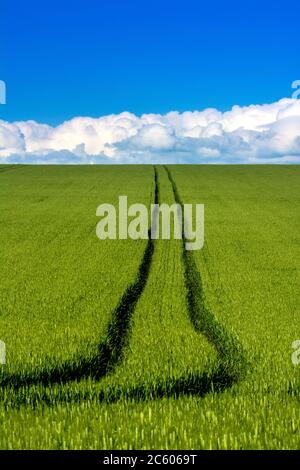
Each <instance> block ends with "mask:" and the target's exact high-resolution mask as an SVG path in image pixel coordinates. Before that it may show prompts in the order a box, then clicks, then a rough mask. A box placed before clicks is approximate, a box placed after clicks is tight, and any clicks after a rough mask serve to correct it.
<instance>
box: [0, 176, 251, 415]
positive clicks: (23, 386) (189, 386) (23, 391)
mask: <svg viewBox="0 0 300 470" xmlns="http://www.w3.org/2000/svg"><path fill="white" fill-rule="evenodd" d="M164 168H165V171H166V173H167V175H168V178H169V181H170V184H171V185H172V189H173V193H174V198H175V201H176V202H177V204H180V205H181V207H182V202H181V200H180V197H179V194H178V191H177V187H176V184H175V182H174V180H173V178H172V175H171V173H170V171H169V169H168V168H167V167H164ZM154 180H155V198H154V199H155V203H156V204H158V203H159V185H158V174H157V170H156V168H155V167H154ZM150 230H151V229H150ZM150 230H149V239H148V242H147V246H146V249H145V252H144V256H143V259H142V261H141V264H140V267H139V270H138V274H137V278H136V281H135V282H134V283H133V284H131V285H130V286H129V287H128V288H127V289H126V291H125V293H124V295H123V296H122V298H121V300H120V302H119V304H118V306H117V307H116V309H115V310H114V312H113V314H112V319H111V322H110V323H109V326H108V329H107V335H106V338H105V340H104V341H103V342H101V343H100V344H99V346H98V350H97V352H96V353H95V354H94V355H93V354H92V355H90V356H89V357H82V356H80V357H79V358H77V359H75V360H73V361H68V362H65V363H63V364H61V365H60V366H55V367H54V368H52V369H50V370H48V371H44V372H36V373H34V374H32V373H31V374H29V373H27V374H26V373H23V374H19V375H18V374H14V375H11V376H2V377H1V375H0V385H2V387H5V386H8V387H10V390H11V387H13V389H16V390H11V391H10V393H12V394H13V395H12V398H11V395H10V393H8V394H6V393H5V391H4V390H3V391H4V396H3V402H6V403H8V404H9V405H10V406H14V407H19V406H21V405H22V404H25V405H29V404H30V405H31V406H36V405H37V404H38V403H44V404H46V405H48V406H51V405H54V404H55V403H58V402H60V403H70V402H75V403H78V402H80V401H81V400H96V401H97V402H106V403H114V402H117V401H119V400H121V399H125V400H126V399H128V400H132V399H134V400H138V401H139V400H151V399H159V398H162V397H179V396H182V395H195V396H198V397H203V396H205V395H206V394H208V393H211V392H212V391H213V392H222V391H224V390H225V389H226V388H229V387H231V386H232V385H233V384H234V383H236V382H238V381H239V380H240V379H242V378H243V375H244V373H245V371H246V365H247V362H246V359H245V355H244V352H243V349H242V347H241V345H240V344H239V343H238V341H237V340H236V339H235V338H234V337H233V336H232V335H230V334H229V333H228V332H227V331H226V330H225V328H224V327H223V326H221V325H220V324H219V323H218V321H217V320H216V318H215V317H214V315H213V313H212V312H211V311H210V310H209V309H208V307H207V306H206V303H205V297H204V292H203V285H202V278H201V275H200V273H199V271H198V268H197V265H196V262H195V259H194V255H193V252H191V251H186V250H185V241H186V240H185V237H184V233H183V234H182V235H183V237H182V243H183V244H182V259H183V263H184V276H185V284H186V289H187V303H188V312H189V315H190V320H191V322H192V324H193V326H194V328H195V330H196V331H197V332H198V333H200V334H203V335H204V336H205V337H206V338H207V339H208V340H209V341H210V342H211V343H212V344H213V345H214V347H215V348H216V351H217V353H218V357H219V360H218V362H217V363H216V365H215V367H214V368H213V369H210V370H208V371H204V372H203V371H194V372H192V373H188V374H184V375H182V376H181V377H178V378H176V379H174V378H170V379H167V380H166V379H165V378H164V379H163V380H160V379H158V380H157V379H156V380H155V379H154V381H153V383H152V384H144V383H136V384H132V385H130V384H128V385H127V386H126V387H124V386H118V385H114V384H112V385H109V384H106V385H105V386H104V387H103V388H101V386H100V389H99V388H98V386H96V388H95V389H92V390H91V389H90V390H84V389H83V390H82V391H79V390H78V389H77V390H70V389H68V390H66V389H65V388H64V385H63V384H64V383H67V382H71V381H73V382H74V381H77V382H78V381H80V380H81V379H85V378H92V379H94V380H98V379H100V378H101V377H103V376H105V375H106V374H108V373H110V372H113V371H114V369H115V367H116V366H117V365H118V364H120V362H121V360H122V358H123V354H124V350H125V349H126V347H127V345H128V340H129V335H130V322H131V318H132V315H133V313H134V309H135V307H136V304H137V302H138V299H139V298H140V296H141V294H142V292H143V290H144V288H145V286H146V283H147V279H148V276H149V273H150V268H151V263H152V258H153V253H154V244H155V241H153V240H151V237H150ZM36 384H40V385H42V386H44V387H43V388H40V387H39V388H38V389H36V388H35V387H32V389H30V393H28V392H29V389H28V386H31V385H36ZM53 384H61V385H62V387H59V388H58V389H57V388H56V389H55V390H53V389H52V388H51V385H53Z"/></svg>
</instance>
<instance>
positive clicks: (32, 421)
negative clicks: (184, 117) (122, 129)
mask: <svg viewBox="0 0 300 470" xmlns="http://www.w3.org/2000/svg"><path fill="white" fill-rule="evenodd" d="M299 188H300V169H299V167H298V166H280V167H279V166H176V165H175V166H173V165H170V166H168V167H163V166H157V167H155V168H154V167H153V166H150V165H149V166H89V167H87V166H81V167H72V166H70V167H59V166H53V167H47V166H45V167H31V166H0V220H1V231H0V241H1V244H0V264H1V271H0V280H1V282H0V339H1V340H3V341H5V343H6V346H7V364H6V365H4V366H0V367H1V372H0V385H1V392H0V393H1V396H0V398H1V404H0V421H1V427H2V429H3V432H2V433H1V437H0V448H2V449H23V448H28V449H39V448H41V449H45V448H51V449H52V448H53V449H73V448H75V449H159V448H161V449H299V448H300V432H299V422H300V419H299V418H300V399H299V396H300V366H298V367H296V366H294V365H293V364H292V361H291V354H292V348H291V345H292V342H293V341H294V340H296V339H300V318H299V312H300V295H299V281H300V276H299V262H300V237H299V233H300V189H299ZM119 195H128V200H129V204H130V203H135V202H141V203H144V204H145V205H146V206H148V207H149V205H150V204H151V203H153V202H160V203H162V202H166V203H168V204H172V203H174V202H175V201H177V202H180V203H181V204H184V203H204V204H205V246H204V248H203V249H202V250H200V251H195V252H188V254H187V252H184V246H183V243H182V241H181V240H171V241H168V240H155V241H151V242H150V241H148V242H147V241H146V240H135V241H134V240H130V239H128V240H118V241H116V240H105V241H103V240H102V241H100V240H99V239H98V238H97V237H96V231H95V229H96V223H97V220H98V219H97V217H96V215H95V214H96V208H97V206H98V205H99V204H101V203H103V202H109V203H112V204H115V205H116V206H117V204H118V196H119Z"/></svg>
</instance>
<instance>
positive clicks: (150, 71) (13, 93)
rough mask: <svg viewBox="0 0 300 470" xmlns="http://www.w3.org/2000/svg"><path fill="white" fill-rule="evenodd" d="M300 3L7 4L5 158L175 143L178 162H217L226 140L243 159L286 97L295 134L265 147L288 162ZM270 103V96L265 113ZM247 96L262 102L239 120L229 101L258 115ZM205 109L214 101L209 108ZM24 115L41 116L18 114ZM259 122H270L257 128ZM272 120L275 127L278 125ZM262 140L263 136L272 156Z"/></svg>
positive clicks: (2, 26) (0, 143)
mask: <svg viewBox="0 0 300 470" xmlns="http://www.w3.org/2000/svg"><path fill="white" fill-rule="evenodd" d="M299 13H300V5H299V1H297V2H296V1H294V0H292V1H290V2H288V3H287V2H283V1H277V2H276V1H274V2H272V3H271V2H266V1H263V0H261V1H257V0H251V1H249V0H245V1H243V2H241V1H233V0H228V1H226V2H225V1H220V0H217V1H214V2H211V3H208V2H204V1H203V2H202V1H199V0H198V1H197V0H185V1H176V0H173V1H171V0H151V2H150V1H149V2H146V1H141V0H139V1H138V0H126V2H125V1H120V0H111V1H110V2H107V1H105V2H104V1H99V0H98V1H96V0H86V1H85V2H72V1H66V0H65V1H62V0H60V1H58V0H52V1H51V2H50V1H49V0H45V1H43V2H38V1H36V0H35V1H34V0H27V1H25V0H24V1H21V0H14V1H12V2H5V3H3V4H2V5H1V17H0V52H1V62H0V80H3V81H5V83H6V86H7V97H6V104H5V105H1V106H0V123H2V124H0V157H3V158H5V159H7V158H10V160H13V161H14V159H16V158H17V156H18V158H21V159H22V158H23V157H24V158H25V154H27V157H28V159H27V160H31V158H33V157H32V153H34V152H39V155H40V154H41V153H42V154H43V158H44V156H45V155H46V154H47V152H48V159H50V161H51V157H50V154H51V155H52V154H53V152H64V157H62V159H63V160H64V159H66V160H67V161H70V159H71V160H72V158H73V160H74V159H75V160H76V158H77V157H78V155H80V158H83V159H84V157H83V156H84V155H87V156H90V155H93V156H95V155H96V156H98V157H99V159H100V160H101V159H102V158H104V159H106V158H111V157H112V156H118V155H120V153H122V154H123V156H124V155H125V152H126V149H127V150H128V151H129V152H130V151H131V152H132V153H131V154H132V156H133V160H134V158H136V159H137V160H138V158H137V157H138V156H142V158H141V160H143V159H145V158H146V157H147V155H148V156H149V158H151V155H150V154H149V149H150V151H151V152H152V153H153V149H155V152H156V153H155V155H156V157H158V155H159V153H163V154H164V158H167V156H166V154H168V157H169V154H170V152H172V151H176V150H177V151H178V153H177V155H180V157H178V158H179V160H180V159H181V158H182V159H183V161H187V160H189V159H191V158H192V157H191V154H190V153H189V152H192V153H195V152H196V153H197V152H198V154H199V155H200V157H201V155H203V156H205V158H206V159H207V158H208V159H209V158H210V157H214V156H215V158H216V159H217V160H216V161H219V160H220V159H219V160H218V157H217V155H219V156H220V153H221V152H222V151H223V148H224V146H225V147H226V152H229V153H230V151H231V150H232V154H233V155H235V154H237V155H241V159H244V154H243V149H244V150H245V145H252V140H251V139H255V143H256V144H257V141H258V140H259V135H260V134H261V133H262V132H266V131H267V130H268V132H269V134H270V135H268V137H267V136H265V139H264V145H267V143H266V140H267V138H268V140H270V139H271V138H272V139H273V141H274V136H273V134H274V132H275V133H278V132H279V131H278V126H277V127H276V125H275V124H276V122H277V121H278V116H277V115H274V110H275V109H276V110H277V111H278V109H279V110H280V112H281V119H282V112H283V111H282V110H283V108H284V109H286V107H287V106H288V107H289V111H288V112H287V111H285V113H288V114H289V119H292V118H291V116H290V114H291V109H293V112H292V115H293V116H294V115H295V116H296V118H297V119H296V121H295V119H292V120H293V123H292V128H293V129H294V134H293V139H292V137H291V131H290V130H289V132H288V133H289V135H288V136H287V137H285V138H286V139H287V140H288V139H289V142H290V146H286V147H285V150H284V152H283V153H282V152H280V151H279V148H278V149H277V148H276V149H275V150H276V152H275V153H274V145H273V144H274V142H273V143H272V145H271V147H272V151H273V156H274V158H275V159H276V158H279V157H278V156H280V155H281V156H282V157H291V158H292V160H291V161H294V159H295V158H298V157H299V155H298V143H299V142H298V141H299V140H300V132H298V131H297V129H298V124H299V122H298V119H299V118H300V111H299V109H298V108H299V106H298V104H299V103H289V102H288V100H286V101H282V98H287V99H290V98H291V96H292V93H293V90H292V89H291V84H292V82H293V81H295V80H297V79H300V70H299V68H300V67H299V48H300V40H299ZM278 103H279V104H278ZM266 104H269V105H270V106H271V105H272V106H273V108H272V111H271V112H270V119H271V120H270V122H269V123H267V122H265V114H266V109H268V110H269V109H271V108H268V107H265V108H264V107H263V106H262V105H266ZM251 105H258V106H257V107H256V108H255V109H256V111H255V112H254V114H255V115H256V114H259V116H257V117H256V118H255V119H256V122H255V125H254V123H253V122H252V123H251V124H249V122H248V121H245V119H243V118H242V117H241V118H240V117H239V116H238V113H237V112H236V111H235V112H234V114H235V117H234V119H235V124H234V125H231V124H228V116H229V115H228V114H226V111H228V112H232V107H235V108H236V107H239V109H240V110H241V111H240V114H241V115H243V116H245V111H242V110H243V109H244V108H245V109H248V112H250V113H251V112H252V115H253V108H251ZM291 107H292V108H291ZM211 108H215V109H216V110H217V111H215V113H214V114H213V116H212V117H211V118H210V117H207V116H208V115H209V109H211ZM235 108H234V109H235ZM251 109H252V111H251ZM258 109H259V110H260V111H258ZM249 110H250V111H249ZM192 111H194V112H195V113H191V112H192ZM170 112H173V114H172V113H171V118H170ZM201 112H202V113H204V114H202V115H200V114H199V113H201ZM260 112H261V113H262V115H261V114H260ZM268 112H269V111H267V113H268ZM124 113H125V114H124ZM216 113H219V114H216ZM293 113H294V114H293ZM295 113H296V114H295ZM283 114H284V113H283ZM109 115H115V116H117V117H116V118H109V117H108V116H109ZM143 115H148V116H150V118H149V117H148V118H143ZM152 115H155V116H156V117H155V118H154V117H151V116H152ZM176 115H178V116H185V118H182V117H181V118H175V117H174V116H176ZM118 116H119V117H118ZM162 116H165V117H162ZM166 116H169V117H166ZM172 116H173V117H172ZM74 118H75V119H74ZM99 118H100V121H101V119H102V121H101V122H100V121H99ZM251 119H253V118H251ZM29 120H30V121H35V122H38V123H40V124H41V125H40V126H37V125H36V124H31V125H27V127H26V126H25V124H22V122H24V121H29ZM79 120H80V123H81V124H80V125H79ZM65 121H66V122H65ZM116 121H118V122H117V125H116V124H115V123H116ZM175 121H176V122H175ZM179 121H180V123H179ZM188 121H189V122H188ZM16 122H21V124H20V125H16V124H13V123H16ZM64 122H65V124H63V123H64ZM104 122H105V125H104ZM239 122H240V126H241V127H243V129H244V130H245V131H247V133H248V134H247V137H246V136H245V133H244V134H242V133H241V132H240V131H239V135H238V136H236V135H235V136H233V135H232V132H235V133H236V132H237V130H238V127H239V126H238V123H239ZM261 122H262V123H263V125H264V126H266V125H267V124H269V127H268V129H267V128H266V127H264V128H263V129H262V128H260V127H259V126H260V124H261ZM74 123H75V124H74ZM274 123H275V124H274ZM271 124H272V125H273V127H272V129H271V128H270V125H271ZM43 125H44V126H43ZM274 125H275V128H274ZM1 126H2V127H1ZM57 126H58V127H57ZM103 126H104V127H105V130H104V127H103ZM149 126H150V127H149ZM151 126H152V127H151ZM153 126H154V127H153ZM155 126H156V127H155ZM295 126H296V130H295ZM25 127H26V130H25ZM279 127H280V129H281V131H280V132H282V129H283V127H284V125H283V124H282V125H280V126H279ZM286 127H287V125H285V127H284V128H285V129H286ZM29 128H30V129H29ZM79 128H80V130H79ZM55 129H56V130H55ZM274 129H276V130H274ZM254 131H255V132H256V135H255V136H254V135H253V132H254ZM286 132H287V131H286ZM257 133H258V134H257ZM272 133H273V134H272ZM140 134H141V135H140ZM221 134H222V136H223V137H222V139H223V140H222V142H221V141H220V139H221V137H220V136H221ZM271 134H272V135H271ZM80 136H81V137H80ZM77 137H78V138H77ZM133 137H135V141H134V142H133V141H132V138H133ZM80 139H81V140H80ZM183 139H185V141H183ZM186 139H188V140H186ZM201 139H202V140H201ZM203 139H204V140H203ZM205 139H206V140H205ZM209 139H211V140H209ZM218 139H219V141H218V142H217V143H216V140H218ZM224 139H225V140H226V142H227V143H228V145H227V144H226V142H224ZM234 139H235V140H234ZM280 139H281V141H282V139H283V137H282V135H281V137H278V136H277V138H276V139H275V141H278V140H280ZM291 139H292V140H293V142H291ZM129 140H130V142H129ZM196 140H197V141H198V144H199V145H200V147H201V148H200V150H199V149H198V147H197V145H196V144H197V142H195V141H196ZM237 140H239V141H240V144H238V143H237ZM260 140H261V139H260ZM100 141H101V142H100ZM229 141H230V142H229ZM233 141H234V142H233ZM99 142H100V143H99ZM122 142H123V143H122ZM116 143H117V147H118V150H117V151H116V152H114V151H113V149H112V146H114V145H115V144H116ZM126 143H127V144H128V145H127V147H126V145H125V144H126ZM142 144H143V145H144V146H145V145H146V144H147V145H146V147H147V149H146V150H145V149H144V147H143V149H144V150H143V151H142V150H141V145H142ZM159 145H161V150H159V149H160V147H159ZM257 145H258V144H257ZM257 145H256V147H255V148H257ZM278 145H279V144H278ZM186 146H187V147H188V149H187V152H186V148H185V147H186ZM233 146H235V147H234V148H233ZM216 147H217V148H216ZM178 148H180V150H178ZM281 148H282V146H281ZM203 149H204V150H203ZM121 150H122V152H121ZM269 150H270V145H269V146H268V145H267V154H268V155H269ZM277 150H278V151H277ZM245 151H246V150H245ZM51 152H52V153H51ZM66 152H69V153H66ZM141 152H142V153H141ZM145 152H146V153H145ZM151 152H150V153H151ZM205 152H206V153H205ZM29 154H30V155H29ZM69 154H72V155H73V157H72V156H70V155H69ZM66 155H67V157H66ZM184 155H185V156H184ZM247 155H249V151H248V153H247ZM252 156H253V158H254V159H255V158H256V154H254V153H253V155H252ZM56 157H59V155H57V154H56ZM56 157H55V158H56ZM200 157H199V158H200ZM43 158H42V159H43ZM88 158H89V157H86V160H87V161H88ZM117 158H119V157H117ZM122 158H123V157H122ZM122 158H121V157H120V161H121V160H122ZM203 158H204V157H203ZM267 158H269V157H267ZM44 159H46V160H47V158H46V157H45V158H44ZM58 161H60V159H59V158H58ZM180 161H181V160H180Z"/></svg>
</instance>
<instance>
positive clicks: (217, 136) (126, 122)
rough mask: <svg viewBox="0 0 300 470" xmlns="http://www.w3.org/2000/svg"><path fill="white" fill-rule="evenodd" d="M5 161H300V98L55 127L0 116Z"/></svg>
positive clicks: (81, 120) (86, 120)
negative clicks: (230, 107) (225, 109)
mask: <svg viewBox="0 0 300 470" xmlns="http://www.w3.org/2000/svg"><path fill="white" fill-rule="evenodd" d="M0 163H39V164H42V163H48V164H52V163H57V164H62V163H64V164H71V163H74V164H84V163H85V164H89V163H90V164H92V163H253V164H254V163H300V100H296V99H288V98H284V99H282V100H280V101H278V102H276V103H272V104H265V105H251V106H247V107H240V106H234V107H233V108H232V109H231V110H230V111H227V112H224V113H222V112H220V111H218V110H217V109H205V110H203V111H193V112H190V111H187V112H184V113H179V112H177V111H173V112H169V113H167V114H164V115H160V114H144V115H142V116H140V117H138V116H136V115H134V114H132V113H129V112H124V113H121V114H118V115H114V114H112V115H108V116H103V117H99V118H97V119H95V118H89V117H76V118H74V119H71V120H69V121H66V122H64V123H63V124H61V125H59V126H57V127H51V126H49V125H46V124H39V123H37V122H35V121H26V122H13V123H9V122H6V121H1V120H0Z"/></svg>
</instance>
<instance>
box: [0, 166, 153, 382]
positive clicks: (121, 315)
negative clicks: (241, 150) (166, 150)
mask: <svg viewBox="0 0 300 470" xmlns="http://www.w3.org/2000/svg"><path fill="white" fill-rule="evenodd" d="M153 170H154V202H155V204H158V201H159V186H158V175H157V170H156V168H155V167H153ZM153 252H154V242H153V240H152V239H151V227H150V228H149V231H148V241H147V245H146V249H145V251H144V255H143V258H142V261H141V263H140V266H139V269H138V272H137V276H136V279H135V281H134V282H133V283H132V284H130V285H129V286H128V287H127V289H126V290H125V292H124V294H123V296H122V297H121V299H120V301H119V303H118V305H117V307H116V308H115V310H114V311H113V313H112V316H111V320H110V322H109V325H108V328H107V332H106V335H105V339H104V340H103V341H102V342H101V343H100V344H99V345H98V347H97V349H96V351H95V352H94V353H90V354H89V355H87V356H79V357H77V358H72V359H71V360H69V361H66V362H64V363H61V364H59V365H53V366H52V367H51V366H49V368H48V369H45V370H42V371H40V370H37V369H35V370H34V371H28V372H27V371H23V372H20V373H13V374H5V373H3V372H2V373H1V372H0V386H2V387H7V386H11V385H12V386H13V387H14V388H20V387H23V386H27V385H34V384H42V385H45V386H47V385H52V384H55V383H65V382H69V381H79V380H81V379H84V378H88V377H89V378H93V379H96V380H97V379H100V378H101V377H103V376H105V375H107V374H108V373H111V372H113V370H114V369H115V367H116V366H117V365H118V364H119V363H120V362H121V360H122V358H123V353H124V351H125V348H126V346H127V344H128V339H129V333H130V323H131V318H132V315H133V313H134V310H135V307H136V304H137V302H138V300H139V298H140V296H141V295H142V292H143V290H144V288H145V286H146V283H147V279H148V276H149V272H150V267H151V263H152V258H153Z"/></svg>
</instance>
